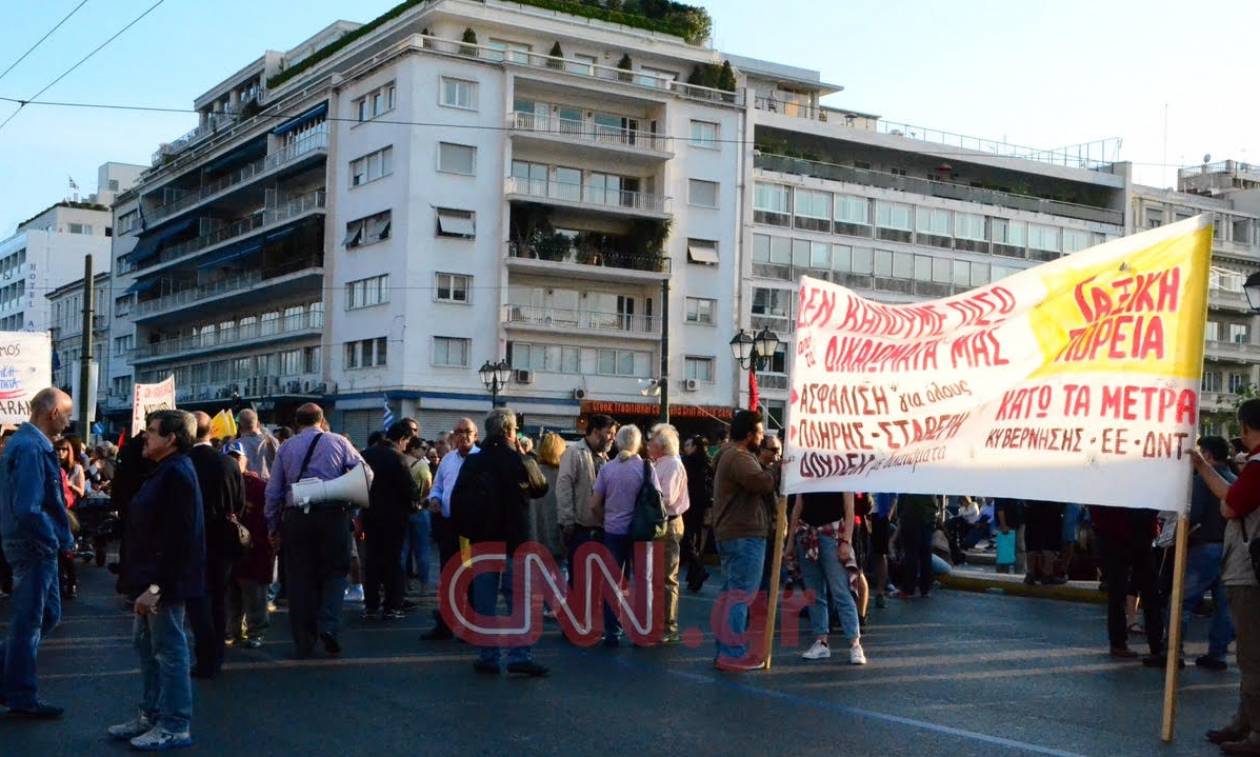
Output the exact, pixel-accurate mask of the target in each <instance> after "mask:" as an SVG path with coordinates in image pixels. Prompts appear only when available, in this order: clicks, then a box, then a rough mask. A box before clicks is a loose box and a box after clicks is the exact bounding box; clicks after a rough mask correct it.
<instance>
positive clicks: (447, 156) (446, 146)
mask: <svg viewBox="0 0 1260 757" xmlns="http://www.w3.org/2000/svg"><path fill="white" fill-rule="evenodd" d="M476 169H477V148H476V147H473V146H471V145H457V144H454V143H453V142H438V170H439V171H442V172H443V173H457V174H460V175H462V176H473V175H474V174H475V173H476Z"/></svg>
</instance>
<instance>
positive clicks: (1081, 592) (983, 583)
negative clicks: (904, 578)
mask: <svg viewBox="0 0 1260 757" xmlns="http://www.w3.org/2000/svg"><path fill="white" fill-rule="evenodd" d="M937 580H938V581H940V583H941V586H943V587H945V588H947V589H956V590H958V591H973V592H981V593H989V592H994V593H1002V594H1007V595H1009V596H1013V597H1031V598H1033V599H1053V600H1055V601H1058V602H1079V603H1083V604H1096V605H1103V604H1106V603H1107V594H1106V592H1101V591H1098V590H1097V589H1090V588H1085V587H1081V586H1070V585H1067V584H1064V585H1062V586H1029V585H1028V584H1026V583H1024V582H1023V580H1022V579H1020V580H1007V579H1001V578H991V577H986V576H977V575H962V574H959V573H951V574H949V575H947V576H940V577H939V578H938V579H937Z"/></svg>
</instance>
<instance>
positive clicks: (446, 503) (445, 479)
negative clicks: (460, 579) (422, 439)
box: [420, 418, 481, 641]
mask: <svg viewBox="0 0 1260 757" xmlns="http://www.w3.org/2000/svg"><path fill="white" fill-rule="evenodd" d="M450 438H451V445H452V449H451V451H450V452H448V453H446V456H445V457H443V458H442V462H440V463H438V469H437V473H436V474H434V476H433V488H432V489H430V490H429V510H430V512H432V513H433V533H434V535H435V537H436V538H437V543H438V560H439V564H438V582H437V583H438V587H439V588H438V591H439V592H440V591H441V586H442V578H441V575H442V574H441V570H442V569H443V568H445V567H446V563H447V562H449V561H450V559H451V558H452V557H454V556H455V555H456V553H458V552H459V534H457V533H455V528H454V527H453V526H452V525H451V493H452V492H453V491H455V481H456V479H458V478H459V471H460V469H461V468H463V467H464V460H465V459H467V458H468V456H469V455H475V454H477V453H478V452H480V451H481V450H480V449H479V448H478V447H477V424H476V423H473V421H472V419H471V418H460V419H459V420H458V421H456V422H455V428H453V429H452V430H451V437H450ZM433 618H434V620H435V621H436V623H435V625H434V626H433V628H432V629H430V630H428V631H425V632H424V633H423V634H421V635H420V639H421V640H422V641H445V640H447V639H453V638H455V634H453V633H451V629H450V628H447V626H446V621H444V620H442V616H441V615H440V614H439V613H438V611H437V610H434V611H433Z"/></svg>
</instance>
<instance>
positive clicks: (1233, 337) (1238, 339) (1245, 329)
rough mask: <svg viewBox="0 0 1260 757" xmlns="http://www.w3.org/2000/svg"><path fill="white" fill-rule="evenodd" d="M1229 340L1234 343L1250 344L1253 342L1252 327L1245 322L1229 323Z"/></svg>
mask: <svg viewBox="0 0 1260 757" xmlns="http://www.w3.org/2000/svg"><path fill="white" fill-rule="evenodd" d="M1229 341H1231V342H1233V343H1234V344H1248V343H1250V342H1251V327H1250V326H1248V325H1247V324H1245V323H1231V324H1229Z"/></svg>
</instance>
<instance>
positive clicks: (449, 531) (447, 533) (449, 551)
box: [433, 513, 472, 632]
mask: <svg viewBox="0 0 1260 757" xmlns="http://www.w3.org/2000/svg"><path fill="white" fill-rule="evenodd" d="M433 538H434V539H436V540H437V546H438V580H437V581H436V582H435V583H436V585H437V587H438V592H439V593H440V592H443V591H445V590H446V588H445V583H444V582H443V580H442V571H444V570H446V564H447V563H448V562H450V560H451V558H452V557H455V556H456V555H458V554H459V534H457V533H455V526H454V525H453V524H452V522H451V519H450V518H446V517H443V516H442V515H441V514H440V513H435V514H434V515H433ZM468 590H469V596H471V595H472V586H471V584H470V585H469V587H468ZM433 620H434V621H435V622H436V623H437V625H435V626H434V630H435V631H439V632H441V631H449V630H450V629H449V628H448V627H447V625H446V621H445V620H443V619H442V613H440V612H438V611H437V610H434V611H433Z"/></svg>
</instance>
